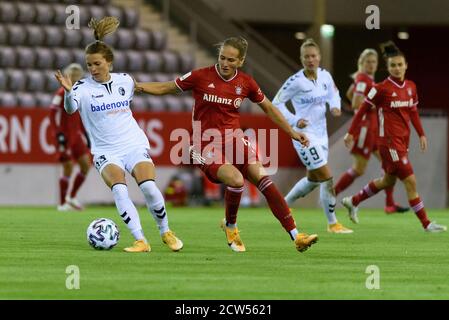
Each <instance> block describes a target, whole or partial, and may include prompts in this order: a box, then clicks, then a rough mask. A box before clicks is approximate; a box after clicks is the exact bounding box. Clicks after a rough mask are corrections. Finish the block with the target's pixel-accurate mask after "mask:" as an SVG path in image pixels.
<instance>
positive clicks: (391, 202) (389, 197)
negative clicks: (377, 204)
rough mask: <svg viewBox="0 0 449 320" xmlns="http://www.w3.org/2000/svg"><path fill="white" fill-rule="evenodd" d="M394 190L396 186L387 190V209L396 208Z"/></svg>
mask: <svg viewBox="0 0 449 320" xmlns="http://www.w3.org/2000/svg"><path fill="white" fill-rule="evenodd" d="M393 189H394V186H391V187H388V188H385V205H386V206H387V207H393V206H395V204H394V199H393Z"/></svg>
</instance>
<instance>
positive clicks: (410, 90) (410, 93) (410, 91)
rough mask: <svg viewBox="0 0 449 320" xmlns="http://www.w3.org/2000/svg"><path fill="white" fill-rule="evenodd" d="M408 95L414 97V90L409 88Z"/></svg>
mask: <svg viewBox="0 0 449 320" xmlns="http://www.w3.org/2000/svg"><path fill="white" fill-rule="evenodd" d="M407 93H408V95H409V96H412V89H411V88H407Z"/></svg>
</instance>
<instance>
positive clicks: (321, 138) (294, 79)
mask: <svg viewBox="0 0 449 320" xmlns="http://www.w3.org/2000/svg"><path fill="white" fill-rule="evenodd" d="M320 60H321V56H320V49H319V47H318V45H317V44H316V43H315V41H313V40H312V39H307V40H306V41H305V42H304V43H303V44H302V45H301V63H302V65H303V66H304V69H301V70H300V71H298V72H297V73H296V74H294V75H292V76H291V77H290V78H289V79H287V81H286V82H285V83H284V84H283V86H282V88H281V89H280V90H279V91H278V93H277V94H276V96H275V97H274V99H273V104H274V105H275V106H276V107H278V108H279V110H280V111H281V112H282V114H283V115H284V117H285V118H286V119H287V121H288V122H289V123H290V125H291V126H292V127H293V128H294V129H295V130H297V131H299V132H302V133H305V134H306V135H307V137H308V138H309V141H310V144H309V146H308V147H304V146H302V145H301V144H300V143H297V142H296V141H293V146H294V147H295V149H296V152H297V153H298V156H299V158H300V159H301V161H302V163H303V164H304V165H305V166H306V169H307V177H304V178H302V179H301V180H299V181H298V183H296V185H295V186H294V187H293V188H292V189H291V190H290V192H289V193H288V194H287V196H286V197H285V200H286V201H287V203H288V204H289V205H291V204H292V203H293V202H294V201H295V200H296V199H298V198H299V197H305V196H306V195H307V194H309V193H310V192H311V191H312V190H313V189H315V188H316V187H317V186H320V202H321V205H322V206H323V208H324V211H325V213H326V217H327V221H328V228H327V230H328V231H329V232H332V233H352V232H353V231H352V230H351V229H348V228H346V227H344V226H343V225H342V224H341V223H339V222H338V221H337V218H336V216H335V206H336V203H337V201H336V198H335V193H334V186H333V179H332V173H331V170H330V168H329V166H328V164H327V158H328V136H327V125H326V103H328V104H329V106H330V112H331V113H332V115H333V116H340V115H341V110H340V108H341V104H340V103H341V99H340V96H339V93H338V89H337V88H336V86H335V84H334V80H333V79H332V76H331V75H330V73H329V72H327V71H326V70H324V69H322V68H319V65H320ZM289 100H291V102H292V105H293V107H294V109H295V114H293V113H291V112H290V111H289V110H288V109H287V107H286V105H285V104H286V102H288V101H289Z"/></svg>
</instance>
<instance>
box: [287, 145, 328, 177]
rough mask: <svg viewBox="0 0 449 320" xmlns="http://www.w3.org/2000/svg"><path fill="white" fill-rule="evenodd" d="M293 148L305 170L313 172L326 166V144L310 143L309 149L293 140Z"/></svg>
mask: <svg viewBox="0 0 449 320" xmlns="http://www.w3.org/2000/svg"><path fill="white" fill-rule="evenodd" d="M293 146H294V147H295V150H296V153H297V154H298V156H299V158H300V159H301V162H302V163H303V164H304V165H305V166H306V168H307V170H309V171H310V170H315V169H318V168H321V167H323V166H325V165H326V164H327V157H328V155H329V148H328V146H327V144H326V143H313V142H311V143H310V145H309V147H307V148H306V147H304V146H303V145H302V144H301V143H299V142H298V141H296V140H294V141H293Z"/></svg>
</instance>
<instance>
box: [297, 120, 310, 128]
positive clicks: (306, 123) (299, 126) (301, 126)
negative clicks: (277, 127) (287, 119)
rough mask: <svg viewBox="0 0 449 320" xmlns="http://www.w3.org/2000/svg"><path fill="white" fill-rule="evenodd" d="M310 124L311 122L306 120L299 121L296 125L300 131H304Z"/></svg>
mask: <svg viewBox="0 0 449 320" xmlns="http://www.w3.org/2000/svg"><path fill="white" fill-rule="evenodd" d="M308 124H309V122H308V121H307V120H306V119H299V120H298V122H297V123H296V126H297V127H298V128H299V129H304V128H305V127H307V125H308Z"/></svg>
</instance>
